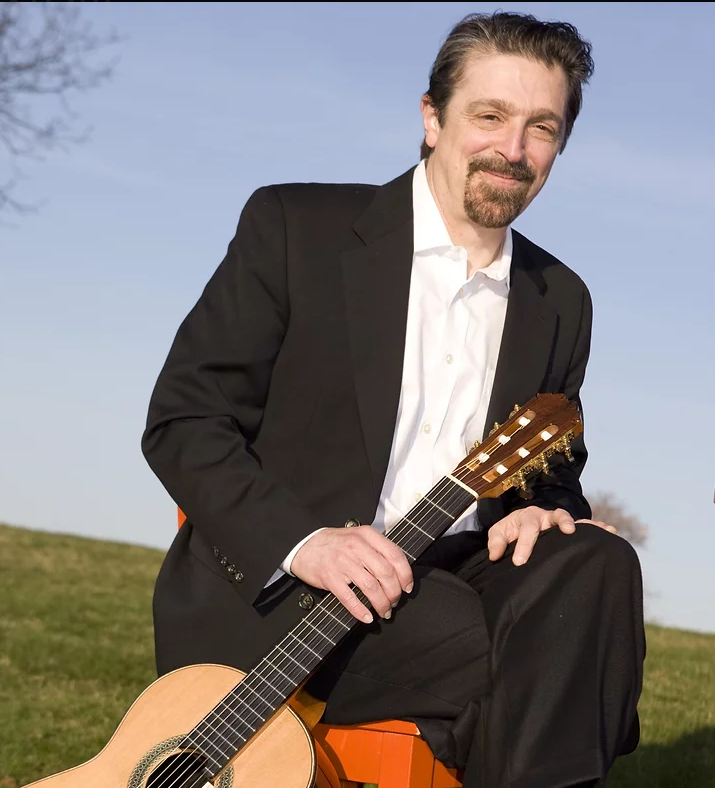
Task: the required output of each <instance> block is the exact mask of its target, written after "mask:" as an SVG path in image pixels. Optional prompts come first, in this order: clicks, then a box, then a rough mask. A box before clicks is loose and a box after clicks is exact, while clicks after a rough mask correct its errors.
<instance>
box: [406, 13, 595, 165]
mask: <svg viewBox="0 0 715 788" xmlns="http://www.w3.org/2000/svg"><path fill="white" fill-rule="evenodd" d="M474 52H484V53H494V54H501V55H519V56H521V57H526V58H529V59H531V60H536V61H538V62H541V63H544V64H546V65H547V66H550V67H551V66H554V65H558V66H561V68H562V69H563V70H564V73H565V74H566V80H567V82H568V99H567V101H566V129H565V134H564V142H563V145H562V146H561V151H563V149H564V148H565V147H566V141H567V140H568V138H569V136H570V134H571V130H572V129H573V124H574V121H575V120H576V117H577V116H578V113H579V111H580V110H581V104H582V101H583V94H582V88H583V85H585V84H586V83H587V82H588V80H589V79H590V78H591V76H592V75H593V69H594V65H593V59H592V58H591V44H590V43H589V42H588V41H585V40H584V39H582V38H581V36H580V35H579V32H578V30H577V29H576V28H575V27H574V26H573V25H570V24H568V22H541V21H540V20H538V19H536V17H534V16H532V15H531V14H517V13H511V12H502V11H497V12H495V13H493V14H470V15H469V16H466V17H464V19H463V20H462V21H461V22H459V23H458V24H457V25H455V26H454V27H453V28H452V30H451V32H450V34H449V35H448V36H447V39H446V40H445V42H444V44H442V47H441V49H440V50H439V52H438V53H437V57H436V58H435V61H434V63H433V65H432V70H431V71H430V78H429V88H428V90H427V93H426V96H427V97H428V99H429V100H430V102H431V103H432V106H433V107H434V109H435V110H436V112H437V120H438V121H439V123H440V125H444V118H445V113H446V110H447V105H448V104H449V100H450V99H451V98H452V94H453V93H454V90H455V88H456V87H457V85H458V84H459V81H460V79H461V78H462V76H463V74H464V68H465V65H466V63H467V59H468V58H469V56H470V55H471V54H473V53H474ZM431 153H432V148H430V147H429V145H427V143H426V142H423V143H422V147H421V149H420V155H421V158H423V159H425V158H428V157H429V156H430V154H431Z"/></svg>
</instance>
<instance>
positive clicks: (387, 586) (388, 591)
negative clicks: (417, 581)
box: [363, 548, 402, 607]
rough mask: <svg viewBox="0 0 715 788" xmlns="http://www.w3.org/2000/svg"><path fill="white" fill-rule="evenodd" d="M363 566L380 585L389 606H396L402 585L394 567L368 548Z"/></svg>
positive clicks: (379, 554)
mask: <svg viewBox="0 0 715 788" xmlns="http://www.w3.org/2000/svg"><path fill="white" fill-rule="evenodd" d="M368 549H369V553H367V554H366V555H365V558H364V560H363V566H364V567H365V569H366V570H367V571H368V572H369V573H370V574H371V575H373V577H375V579H376V580H377V581H378V583H379V584H380V585H381V586H382V590H383V591H384V592H385V596H386V597H387V599H388V601H389V602H390V606H391V607H396V606H397V603H398V602H399V600H400V597H401V596H402V586H401V585H400V580H399V578H398V577H397V571H396V570H395V567H394V566H393V565H392V564H391V563H390V562H389V561H388V560H387V559H386V558H385V557H384V556H383V555H382V554H381V553H378V552H376V551H375V550H373V549H372V548H368Z"/></svg>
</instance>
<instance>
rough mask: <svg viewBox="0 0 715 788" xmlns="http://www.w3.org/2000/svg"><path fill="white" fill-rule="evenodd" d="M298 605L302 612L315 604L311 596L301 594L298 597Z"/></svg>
mask: <svg viewBox="0 0 715 788" xmlns="http://www.w3.org/2000/svg"><path fill="white" fill-rule="evenodd" d="M298 604H299V605H300V607H302V608H303V610H310V609H311V608H312V607H313V605H314V604H315V599H314V598H313V595H312V594H301V595H300V596H299V597H298Z"/></svg>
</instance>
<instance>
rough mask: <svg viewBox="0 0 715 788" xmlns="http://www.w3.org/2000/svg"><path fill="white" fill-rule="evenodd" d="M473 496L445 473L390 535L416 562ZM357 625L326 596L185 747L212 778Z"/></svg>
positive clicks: (209, 716)
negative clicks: (198, 757)
mask: <svg viewBox="0 0 715 788" xmlns="http://www.w3.org/2000/svg"><path fill="white" fill-rule="evenodd" d="M474 500H475V498H474V496H473V495H472V494H471V493H470V492H469V491H468V490H466V489H465V488H463V487H461V486H460V485H459V484H457V483H455V482H454V481H452V480H451V479H450V478H448V477H444V478H443V479H442V480H441V481H440V482H439V483H438V484H436V485H435V486H434V487H433V488H432V489H431V490H430V492H429V493H428V494H427V495H426V496H424V497H423V498H421V499H420V501H419V502H418V503H417V504H416V505H415V506H414V507H413V508H412V509H411V510H410V511H409V512H408V513H407V514H406V515H405V516H404V517H403V518H402V519H401V520H400V521H399V522H398V523H397V524H396V525H395V526H394V527H393V528H392V529H390V532H389V533H388V535H387V538H388V539H390V540H391V541H393V542H394V543H395V544H396V545H397V546H398V547H400V548H401V549H402V550H403V552H404V553H405V555H406V556H407V558H408V560H409V561H410V563H413V562H414V561H415V560H417V559H418V558H419V557H420V555H421V554H422V553H423V552H424V551H425V550H426V549H427V548H428V547H429V546H430V545H431V544H432V543H433V542H434V541H435V540H436V539H437V538H439V537H440V536H441V535H442V534H443V533H444V532H445V531H446V530H447V529H448V528H449V527H450V526H451V525H452V523H454V522H455V520H457V518H458V517H459V516H460V515H461V514H462V513H463V512H464V511H465V510H466V509H467V508H468V507H469V506H470V505H471V504H472V503H474ZM353 591H354V592H355V594H356V595H357V597H358V598H359V599H360V601H361V602H362V603H363V604H364V605H365V606H366V607H368V608H370V603H369V602H368V600H367V598H366V597H365V596H364V595H363V593H362V592H361V591H360V590H359V589H358V588H355V587H353ZM358 623H359V622H358V621H357V620H356V619H355V618H354V617H353V616H352V615H351V614H350V613H349V612H348V611H347V610H346V609H345V608H344V607H343V606H342V604H341V603H340V602H339V601H338V599H337V598H336V597H335V596H334V595H333V594H327V595H326V596H325V597H323V599H322V600H321V601H320V602H319V603H318V604H317V605H316V606H315V607H314V608H313V609H312V610H311V611H310V612H309V613H308V614H307V615H306V616H304V617H303V619H301V621H300V622H299V623H298V624H297V625H296V626H295V627H293V629H291V631H290V632H289V633H288V634H287V635H286V636H285V637H284V638H283V640H282V641H281V642H280V643H278V644H277V645H276V646H274V648H273V649H272V650H271V652H270V653H269V654H267V655H266V656H265V657H264V658H263V659H262V660H261V661H260V662H259V663H258V665H256V667H255V668H254V669H253V670H252V671H251V672H250V673H248V674H247V675H246V677H245V678H244V680H243V681H242V682H241V683H240V684H238V685H237V686H236V687H234V689H233V690H231V692H229V693H228V695H226V697H225V698H224V699H223V700H222V701H221V702H220V703H219V704H218V705H217V706H216V707H215V708H214V709H212V711H211V712H210V713H209V714H208V715H207V716H206V717H204V719H203V720H201V722H200V723H199V724H198V725H197V726H196V727H195V728H194V729H193V730H192V731H191V732H190V733H189V734H188V735H187V737H186V738H185V739H184V741H183V742H182V744H181V747H182V748H183V747H187V748H191V749H193V750H199V751H200V752H201V753H202V754H203V755H204V757H205V758H206V769H205V771H206V774H207V776H208V777H209V779H213V778H214V777H215V776H216V775H217V774H218V773H219V772H220V771H221V770H222V769H224V768H225V767H226V765H227V764H228V762H229V761H230V760H231V759H232V758H233V757H234V756H235V755H236V753H237V752H238V751H239V750H240V749H241V748H242V747H243V746H244V745H245V744H246V743H247V742H248V741H249V740H250V739H251V738H252V737H253V736H254V734H255V733H256V732H257V731H259V730H260V729H261V727H262V726H263V725H265V723H266V722H267V721H268V720H269V719H270V718H271V717H272V716H273V715H274V714H275V712H276V711H277V710H278V709H279V708H280V707H281V706H282V705H283V704H284V703H285V702H286V700H287V699H288V698H289V697H290V695H291V694H292V693H293V692H294V691H295V689H296V687H297V686H298V685H299V684H300V683H301V682H302V681H304V680H305V679H306V678H307V676H308V675H309V674H310V673H312V672H313V671H314V670H315V669H316V668H317V667H318V665H319V664H320V663H321V662H322V661H323V660H324V659H325V658H326V657H327V656H328V654H329V653H330V652H331V651H332V650H333V648H335V646H337V644H338V643H340V641H342V640H343V638H345V636H346V635H347V634H348V633H349V632H350V631H351V630H352V629H353V628H354V627H355V626H356V625H357V624H358Z"/></svg>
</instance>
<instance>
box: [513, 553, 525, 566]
mask: <svg viewBox="0 0 715 788" xmlns="http://www.w3.org/2000/svg"><path fill="white" fill-rule="evenodd" d="M525 560H526V559H525V558H524V556H523V555H515V556H514V565H515V566H521V565H522V564H523V563H524V561H525Z"/></svg>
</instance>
